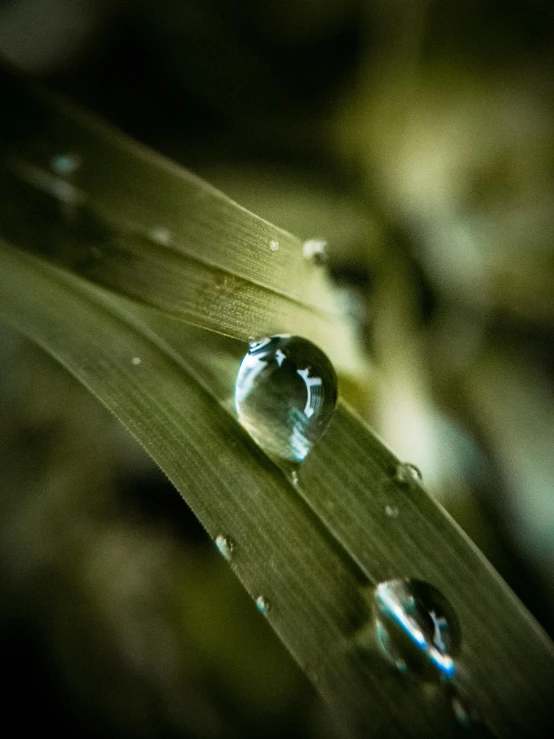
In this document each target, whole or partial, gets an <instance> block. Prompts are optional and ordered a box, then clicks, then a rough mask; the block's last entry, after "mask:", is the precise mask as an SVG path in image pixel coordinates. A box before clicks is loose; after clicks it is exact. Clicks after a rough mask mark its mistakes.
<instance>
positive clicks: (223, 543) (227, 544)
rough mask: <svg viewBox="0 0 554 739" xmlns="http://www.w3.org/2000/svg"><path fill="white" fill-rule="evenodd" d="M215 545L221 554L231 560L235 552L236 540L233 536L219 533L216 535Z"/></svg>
mask: <svg viewBox="0 0 554 739" xmlns="http://www.w3.org/2000/svg"><path fill="white" fill-rule="evenodd" d="M215 545H216V547H217V551H218V552H219V553H220V554H221V556H222V557H223V558H224V559H226V560H227V561H228V562H229V561H230V560H231V558H232V556H233V552H234V551H235V542H234V541H233V540H232V539H231V537H230V536H223V534H219V535H218V536H217V537H216V540H215Z"/></svg>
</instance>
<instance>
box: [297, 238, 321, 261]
mask: <svg viewBox="0 0 554 739" xmlns="http://www.w3.org/2000/svg"><path fill="white" fill-rule="evenodd" d="M302 254H303V255H304V259H311V260H313V262H315V264H325V262H326V261H327V242H326V241H324V240H323V239H309V240H308V241H305V242H304V244H303V246H302Z"/></svg>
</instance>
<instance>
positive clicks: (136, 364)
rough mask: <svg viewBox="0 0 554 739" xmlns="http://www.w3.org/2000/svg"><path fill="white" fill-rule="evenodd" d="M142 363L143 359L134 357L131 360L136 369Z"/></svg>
mask: <svg viewBox="0 0 554 739" xmlns="http://www.w3.org/2000/svg"><path fill="white" fill-rule="evenodd" d="M141 362H142V359H141V358H140V357H133V358H132V359H131V364H134V365H135V367H137V366H138V365H139V364H140V363H141Z"/></svg>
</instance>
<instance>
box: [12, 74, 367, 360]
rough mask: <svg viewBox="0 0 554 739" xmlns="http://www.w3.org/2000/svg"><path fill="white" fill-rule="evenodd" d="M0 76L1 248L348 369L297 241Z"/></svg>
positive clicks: (321, 280)
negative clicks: (290, 337) (302, 346)
mask: <svg viewBox="0 0 554 739" xmlns="http://www.w3.org/2000/svg"><path fill="white" fill-rule="evenodd" d="M0 85H1V86H2V93H3V107H4V109H5V110H7V111H9V114H8V115H7V116H6V118H5V119H4V120H3V121H2V122H1V123H0V134H1V135H0V156H1V158H2V163H3V167H2V168H1V171H0V209H1V211H2V220H1V223H0V229H1V231H0V234H1V235H3V237H4V238H5V239H7V240H8V241H9V242H10V243H12V244H14V245H17V246H20V247H22V248H25V249H27V250H30V251H33V252H35V253H37V254H39V255H42V256H44V257H46V258H48V259H49V260H52V261H55V262H56V263H58V264H59V265H62V266H64V267H66V268H68V269H70V270H71V271H73V272H75V273H78V274H80V275H82V276H85V277H87V279H90V280H92V281H94V282H96V283H98V284H100V285H103V286H106V287H109V288H110V289H112V290H117V291H119V292H121V293H122V294H124V295H127V296H130V297H132V298H135V299H137V300H139V301H141V302H143V303H147V304H149V305H151V306H153V307H155V308H158V309H160V310H162V311H164V312H167V313H170V314H172V315H175V316H177V317H180V318H182V319H184V320H186V321H188V322H191V323H193V324H196V325H199V326H202V327H204V328H207V329H210V330H213V331H219V332H221V333H225V334H227V335H229V336H233V337H236V338H240V339H247V338H248V336H250V335H255V336H265V335H270V334H272V333H276V332H277V331H281V332H288V333H302V334H303V335H305V336H308V337H310V338H312V339H313V340H314V341H316V342H317V343H318V344H320V345H321V346H323V347H325V348H326V350H327V351H328V352H329V353H330V354H331V355H333V356H334V358H335V362H336V364H337V365H339V366H341V367H344V368H345V369H350V370H352V369H353V368H354V367H355V365H356V350H355V346H354V343H353V342H352V340H351V338H350V335H349V331H348V328H347V326H346V325H345V323H344V321H342V320H341V319H340V312H339V310H338V308H337V304H336V300H335V296H334V294H333V291H332V290H331V288H330V285H329V283H328V281H327V277H326V274H325V271H324V270H323V269H321V267H319V266H318V265H316V264H315V263H313V262H312V261H310V260H306V259H305V258H304V256H303V253H302V243H301V242H300V241H299V240H298V239H297V238H295V237H294V236H292V235H290V234H288V233H286V232H285V231H283V230H281V229H279V228H277V227H276V226H273V225H271V224H269V223H267V222H266V221H263V220H262V219H260V218H258V217H257V216H255V215H253V214H252V213H249V212H248V211H246V210H245V209H244V208H241V207H240V206H238V205H237V204H236V203H234V202H232V201H231V200H230V199H229V198H227V197H226V196H225V195H223V194H222V193H220V192H218V191H217V190H215V189H214V188H213V187H211V186H210V185H208V184H207V183H205V182H203V181H202V180H201V179H200V178H198V177H196V176H195V175H193V174H191V173H190V172H188V171H186V170H184V169H183V168H181V167H178V166H177V165H175V164H173V163H171V162H169V161H168V160H166V159H165V158H163V157H161V156H159V155H157V154H156V153H154V152H152V151H150V150H148V149H147V148H146V147H142V146H140V145H139V144H137V143H135V142H133V141H131V140H130V139H128V138H127V137H125V136H123V135H122V134H120V133H118V132H117V131H115V130H114V129H112V128H110V127H109V126H107V125H105V124H104V123H100V122H98V121H96V120H95V119H94V118H92V117H91V116H89V115H88V114H86V113H84V112H82V111H79V110H76V109H74V108H73V107H71V106H69V105H68V104H66V103H63V102H61V101H60V100H58V99H56V98H54V97H52V96H49V95H47V94H44V93H41V92H36V91H34V92H32V91H30V90H29V89H28V88H26V87H24V86H22V85H21V83H19V82H18V81H15V80H14V79H12V78H10V77H8V76H7V75H6V73H5V72H3V73H0ZM60 162H61V164H60ZM64 167H65V169H64Z"/></svg>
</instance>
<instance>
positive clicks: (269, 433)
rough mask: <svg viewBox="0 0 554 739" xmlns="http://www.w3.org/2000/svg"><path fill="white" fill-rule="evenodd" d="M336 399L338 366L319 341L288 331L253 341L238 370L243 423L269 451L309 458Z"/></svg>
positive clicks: (238, 407) (237, 401) (296, 458)
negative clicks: (294, 334)
mask: <svg viewBox="0 0 554 739" xmlns="http://www.w3.org/2000/svg"><path fill="white" fill-rule="evenodd" d="M336 402H337V378H336V374H335V370H334V369H333V365H332V364H331V362H330V361H329V359H328V358H327V356H326V355H325V354H324V353H323V352H322V351H321V349H319V348H318V347H317V346H315V344H312V343H311V342H310V341H308V340H307V339H302V338H300V337H298V336H288V335H278V336H272V337H269V338H266V339H261V340H259V341H256V342H254V343H251V344H250V346H249V350H248V353H247V354H246V355H245V357H244V359H243V360H242V363H241V365H240V368H239V372H238V375H237V380H236V384H235V407H236V410H237V414H238V418H239V421H240V423H241V424H242V426H243V427H244V428H245V429H246V430H247V431H248V433H249V434H250V435H251V436H252V438H253V439H254V440H255V441H256V442H257V443H258V444H259V445H260V447H261V448H262V449H263V450H264V451H265V452H267V453H268V454H270V455H273V456H275V457H278V458H280V459H287V460H290V461H292V462H301V461H302V460H304V459H305V458H306V456H307V455H308V453H309V451H310V449H311V448H312V447H313V445H314V444H315V443H316V442H317V440H318V439H319V438H320V437H321V435H322V434H323V432H324V431H325V429H326V428H327V426H328V424H329V421H330V420H331V417H332V415H333V411H334V409H335V405H336Z"/></svg>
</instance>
